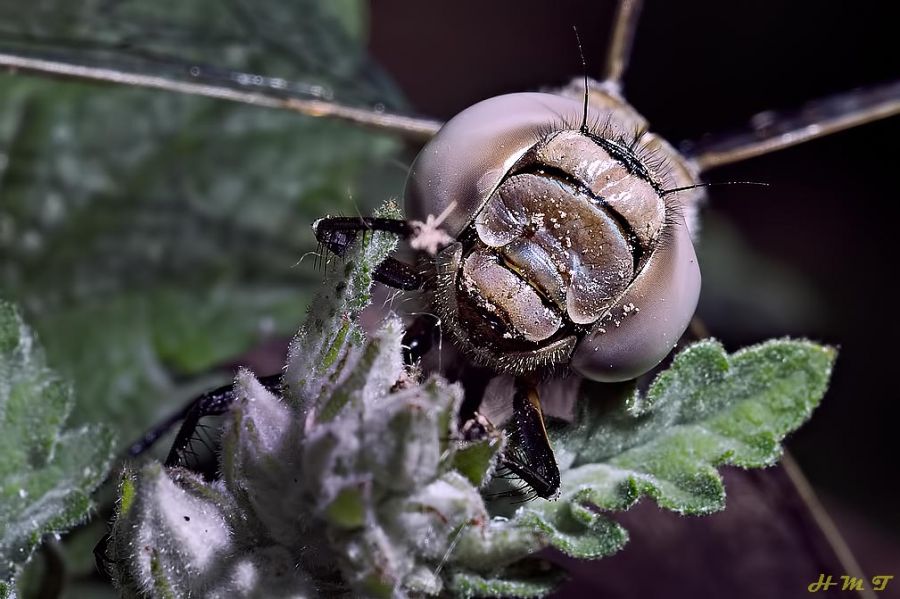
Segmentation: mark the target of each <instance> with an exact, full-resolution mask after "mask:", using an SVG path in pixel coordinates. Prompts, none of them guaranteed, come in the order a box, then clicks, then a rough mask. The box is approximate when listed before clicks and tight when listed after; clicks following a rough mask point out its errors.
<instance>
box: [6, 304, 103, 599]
mask: <svg viewBox="0 0 900 599" xmlns="http://www.w3.org/2000/svg"><path fill="white" fill-rule="evenodd" d="M72 404H73V398H72V390H71V388H70V387H69V385H68V384H66V383H65V382H64V381H62V380H61V379H60V378H59V377H57V375H56V374H55V373H53V372H52V371H51V370H50V369H48V368H47V366H46V363H45V360H44V355H43V353H42V351H41V349H40V347H39V346H38V345H37V342H36V340H35V338H34V335H33V333H32V332H31V331H30V330H29V329H28V328H27V327H26V326H25V324H24V323H23V322H22V319H21V317H20V316H19V314H18V313H17V311H16V310H15V308H13V306H12V305H11V304H9V303H7V302H5V301H2V300H0V481H2V487H0V597H4V596H6V594H7V593H8V592H9V591H10V590H11V587H10V586H7V585H11V583H12V579H13V578H14V576H15V575H16V573H17V571H18V569H19V568H20V567H21V566H22V565H23V564H24V563H25V562H26V561H27V560H28V559H29V558H30V557H31V554H32V552H33V551H34V549H35V547H37V546H38V544H39V543H40V542H41V538H42V537H43V535H45V534H59V533H61V532H64V531H65V530H66V529H68V528H70V527H72V526H74V525H75V524H77V523H79V522H80V521H82V520H83V519H84V518H85V517H86V516H87V512H88V510H89V508H90V506H91V501H90V494H91V492H92V491H93V490H94V489H95V488H96V487H97V485H99V484H100V482H101V481H102V480H103V478H104V476H105V475H106V472H107V469H108V468H109V464H110V461H111V458H112V445H113V440H112V435H111V434H110V432H109V430H108V429H107V428H105V427H102V426H96V425H95V426H82V427H79V428H77V429H65V430H64V429H63V427H64V425H65V422H66V420H67V418H68V416H69V413H70V411H71V409H72Z"/></svg>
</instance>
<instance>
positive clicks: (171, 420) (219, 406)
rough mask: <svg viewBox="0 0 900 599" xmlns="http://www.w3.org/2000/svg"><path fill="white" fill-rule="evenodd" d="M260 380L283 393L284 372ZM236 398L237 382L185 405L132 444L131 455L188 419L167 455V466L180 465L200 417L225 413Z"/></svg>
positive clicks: (275, 390) (137, 454)
mask: <svg viewBox="0 0 900 599" xmlns="http://www.w3.org/2000/svg"><path fill="white" fill-rule="evenodd" d="M259 381H260V383H262V385H263V386H264V387H265V388H266V389H268V390H269V391H272V392H273V393H277V394H281V391H282V383H281V373H278V374H272V375H269V376H263V377H260V379H259ZM234 400H235V394H234V385H233V384H228V385H222V386H221V387H218V388H216V389H213V390H211V391H207V392H206V393H204V394H203V395H200V396H199V397H196V398H194V399H193V400H191V401H190V402H189V403H188V404H187V405H185V407H184V408H182V409H181V410H179V411H178V412H176V413H175V414H172V415H171V416H169V417H168V418H166V419H165V420H163V421H162V422H160V423H158V424H157V425H156V426H154V427H153V428H151V429H150V430H149V431H147V432H146V433H145V434H144V436H143V437H141V438H140V439H139V440H138V441H135V442H134V443H132V444H131V446H130V447H129V448H128V455H129V457H137V456H139V455H141V454H142V453H144V452H146V451H147V450H148V449H150V447H152V446H153V444H154V443H156V441H158V440H159V438H160V437H162V436H163V435H165V434H166V433H168V432H169V431H170V430H171V429H172V427H173V426H175V424H176V423H177V422H179V421H182V420H183V421H184V422H183V423H182V425H181V428H180V429H178V434H177V436H176V437H175V442H174V443H173V444H172V449H171V450H170V451H169V455H168V457H167V458H166V466H174V465H176V464H177V463H178V461H179V455H180V452H181V451H182V450H184V448H185V447H187V445H188V444H189V443H190V441H191V439H192V438H193V437H194V433H195V432H196V430H197V427H198V426H199V424H200V419H201V418H203V417H205V416H217V415H220V414H224V413H225V412H227V411H228V408H230V407H231V404H232V403H234Z"/></svg>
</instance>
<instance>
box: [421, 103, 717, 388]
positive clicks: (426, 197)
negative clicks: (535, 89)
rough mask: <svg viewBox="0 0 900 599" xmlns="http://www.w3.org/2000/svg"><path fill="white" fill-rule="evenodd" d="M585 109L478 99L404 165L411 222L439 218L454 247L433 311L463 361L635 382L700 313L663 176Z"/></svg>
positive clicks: (443, 266) (691, 264) (694, 275)
mask: <svg viewBox="0 0 900 599" xmlns="http://www.w3.org/2000/svg"><path fill="white" fill-rule="evenodd" d="M582 109H583V107H582V104H580V103H579V102H576V101H575V100H571V99H568V98H564V97H560V96H555V95H550V94H538V93H529V94H512V95H508V96H500V97H497V98H492V99H490V100H485V101H484V102H481V103H479V104H476V105H474V106H472V107H471V108H469V109H467V110H465V111H464V112H462V113H460V114H459V115H457V116H456V117H455V118H453V119H452V120H451V121H449V122H448V123H447V124H446V125H445V126H444V128H443V129H441V131H440V132H439V133H438V135H437V136H436V137H435V138H434V139H433V140H432V141H431V142H429V143H428V144H427V145H426V146H425V148H424V149H423V150H422V152H421V153H420V154H419V156H418V158H417V159H416V162H415V163H414V164H413V167H412V169H411V173H410V177H409V180H408V182H407V187H406V210H407V216H408V217H409V218H412V219H416V220H422V221H424V220H426V218H427V217H428V216H429V215H438V214H443V213H445V212H446V216H445V220H444V222H443V225H442V227H443V228H444V229H445V230H446V231H447V233H448V234H450V235H451V236H453V237H455V238H458V239H459V240H460V243H458V244H456V247H455V249H453V250H452V252H450V254H447V255H446V256H443V257H442V258H441V259H440V260H439V262H438V264H439V267H438V270H439V273H440V274H439V276H438V277H437V279H436V281H437V283H436V284H437V286H438V287H437V288H436V289H435V292H436V293H435V298H436V304H435V309H436V311H437V313H438V314H439V315H440V316H441V318H442V320H443V321H444V322H445V323H447V324H448V326H449V330H450V333H451V335H452V336H453V337H454V338H455V339H456V340H457V342H459V343H460V345H461V348H462V349H463V351H464V352H465V353H467V354H468V355H469V356H470V357H471V358H473V359H475V360H476V361H478V362H480V363H484V364H488V365H491V366H493V367H494V368H496V369H497V370H499V371H503V372H511V373H515V374H521V373H524V372H528V371H531V370H535V369H541V368H544V367H550V366H554V365H557V364H562V363H565V362H570V363H571V367H572V368H573V369H574V370H576V371H577V372H579V373H581V374H582V375H584V376H586V377H588V378H590V379H593V380H597V381H620V380H627V379H630V378H634V377H637V376H639V375H641V374H643V373H644V372H646V371H648V370H650V369H651V368H653V367H654V366H655V365H656V364H658V363H659V362H660V361H661V360H662V359H663V358H664V357H665V356H666V355H667V354H668V353H669V351H671V349H672V347H673V346H674V344H675V342H676V341H677V340H678V338H679V337H680V336H681V334H682V333H683V332H684V330H685V328H686V327H687V325H688V323H689V322H690V318H691V317H692V315H693V313H694V309H695V308H696V304H697V298H698V295H699V289H700V273H699V269H698V267H697V260H696V256H695V254H694V250H693V245H692V243H691V239H690V233H689V231H688V229H687V227H686V226H685V224H684V221H683V219H682V218H681V217H680V215H679V213H678V211H677V210H676V209H675V206H674V204H673V203H671V202H666V201H665V200H664V196H665V192H664V190H663V188H662V185H661V183H660V179H659V178H658V176H657V175H658V174H657V173H653V172H651V170H650V169H649V167H648V166H647V165H646V164H645V163H644V162H643V161H642V160H641V159H640V158H639V157H638V156H637V155H635V154H634V152H633V149H632V146H631V145H630V144H628V143H624V142H623V141H622V140H621V139H619V138H618V137H616V138H615V139H607V138H606V137H605V136H604V134H606V133H611V134H612V135H622V134H623V133H626V134H627V133H628V132H625V131H622V127H619V130H618V131H616V127H615V125H617V124H618V123H615V122H613V123H611V124H612V125H613V127H611V128H610V130H609V131H603V132H591V131H585V130H583V129H581V128H579V127H578V123H579V122H580V121H581V111H582ZM604 116H605V115H592V120H595V121H597V120H599V121H600V122H604ZM606 120H607V121H608V120H609V119H606ZM451 205H453V208H452V210H448V209H449V208H450V207H451ZM448 251H449V250H448ZM494 354H496V356H495V355H494Z"/></svg>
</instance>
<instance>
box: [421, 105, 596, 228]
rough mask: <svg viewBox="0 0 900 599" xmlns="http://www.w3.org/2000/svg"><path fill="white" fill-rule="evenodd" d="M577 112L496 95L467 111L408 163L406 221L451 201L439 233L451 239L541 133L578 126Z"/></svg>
mask: <svg viewBox="0 0 900 599" xmlns="http://www.w3.org/2000/svg"><path fill="white" fill-rule="evenodd" d="M581 110H582V107H581V104H579V103H578V102H576V101H574V100H571V99H569V98H564V97H562V96H556V95H553V94H542V93H520V94H508V95H505V96H497V97H496V98H490V99H487V100H484V101H482V102H479V103H478V104H475V105H473V106H471V107H469V108H467V109H466V110H464V111H463V112H461V113H459V114H458V115H456V116H455V117H453V118H452V119H451V120H450V121H448V122H447V123H446V124H445V125H444V126H443V127H442V128H441V130H440V131H439V132H438V134H437V135H436V136H435V137H434V138H432V139H431V141H429V142H428V144H427V145H426V146H425V147H424V148H423V149H422V151H421V152H420V153H419V156H418V157H417V158H416V161H415V162H414V163H413V165H412V168H411V169H410V173H409V178H408V179H407V182H406V191H405V194H404V196H405V202H404V203H405V208H406V216H407V218H411V219H415V220H421V221H424V220H425V219H426V218H427V217H428V216H429V215H434V216H437V215H439V214H442V213H443V212H444V210H446V209H447V207H448V206H449V205H450V204H451V203H452V202H455V203H456V204H455V207H454V208H453V210H452V212H450V214H449V215H448V217H447V218H446V220H444V222H443V228H444V229H445V230H446V231H447V233H448V234H449V235H450V236H452V237H456V236H457V235H459V233H460V232H462V230H463V229H465V228H466V226H467V225H468V224H469V223H470V222H471V221H472V219H473V218H474V217H475V214H476V213H477V212H478V211H479V210H480V209H481V207H482V206H483V205H484V203H485V202H486V201H487V199H488V198H489V197H490V195H491V194H492V193H493V192H494V190H495V189H496V187H497V186H498V185H499V184H500V182H501V181H502V180H503V178H504V177H505V176H506V174H507V172H508V171H509V169H510V168H511V167H512V166H513V164H515V162H516V161H517V160H518V159H519V158H520V157H521V156H522V155H523V154H524V153H525V152H526V151H528V149H529V148H531V147H532V146H534V144H535V142H537V141H538V140H539V139H540V138H541V136H542V134H544V133H546V132H547V131H548V130H551V129H553V128H554V127H556V128H558V127H559V126H560V123H562V122H563V121H568V122H578V119H579V118H580V115H581Z"/></svg>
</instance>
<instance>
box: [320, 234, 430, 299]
mask: <svg viewBox="0 0 900 599" xmlns="http://www.w3.org/2000/svg"><path fill="white" fill-rule="evenodd" d="M369 231H384V232H386V233H393V234H394V235H397V236H398V237H400V238H402V239H406V238H408V237H410V236H411V235H412V234H413V233H414V229H413V227H412V225H411V224H410V223H409V221H405V220H400V219H396V218H374V217H363V216H356V217H345V216H336V217H328V218H320V219H319V220H317V221H316V222H314V223H313V233H315V236H316V239H317V240H318V241H319V243H320V244H322V245H323V246H324V247H325V248H326V249H327V250H328V251H329V252H331V253H332V254H335V255H336V256H343V255H344V254H345V253H347V249H348V248H349V247H350V246H351V245H353V242H355V241H356V238H357V237H358V236H359V234H360V233H362V234H366V233H367V232H369ZM374 276H375V280H376V281H378V282H379V283H384V284H385V285H388V286H390V287H394V288H396V289H403V290H406V291H411V290H414V289H419V288H420V287H421V286H422V278H421V277H420V276H419V273H418V272H416V270H415V269H414V268H413V267H411V266H409V265H408V264H404V263H403V262H400V261H399V260H396V259H394V258H388V259H387V260H385V261H384V262H382V263H381V264H379V265H378V267H377V268H376V269H375V275H374Z"/></svg>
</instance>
